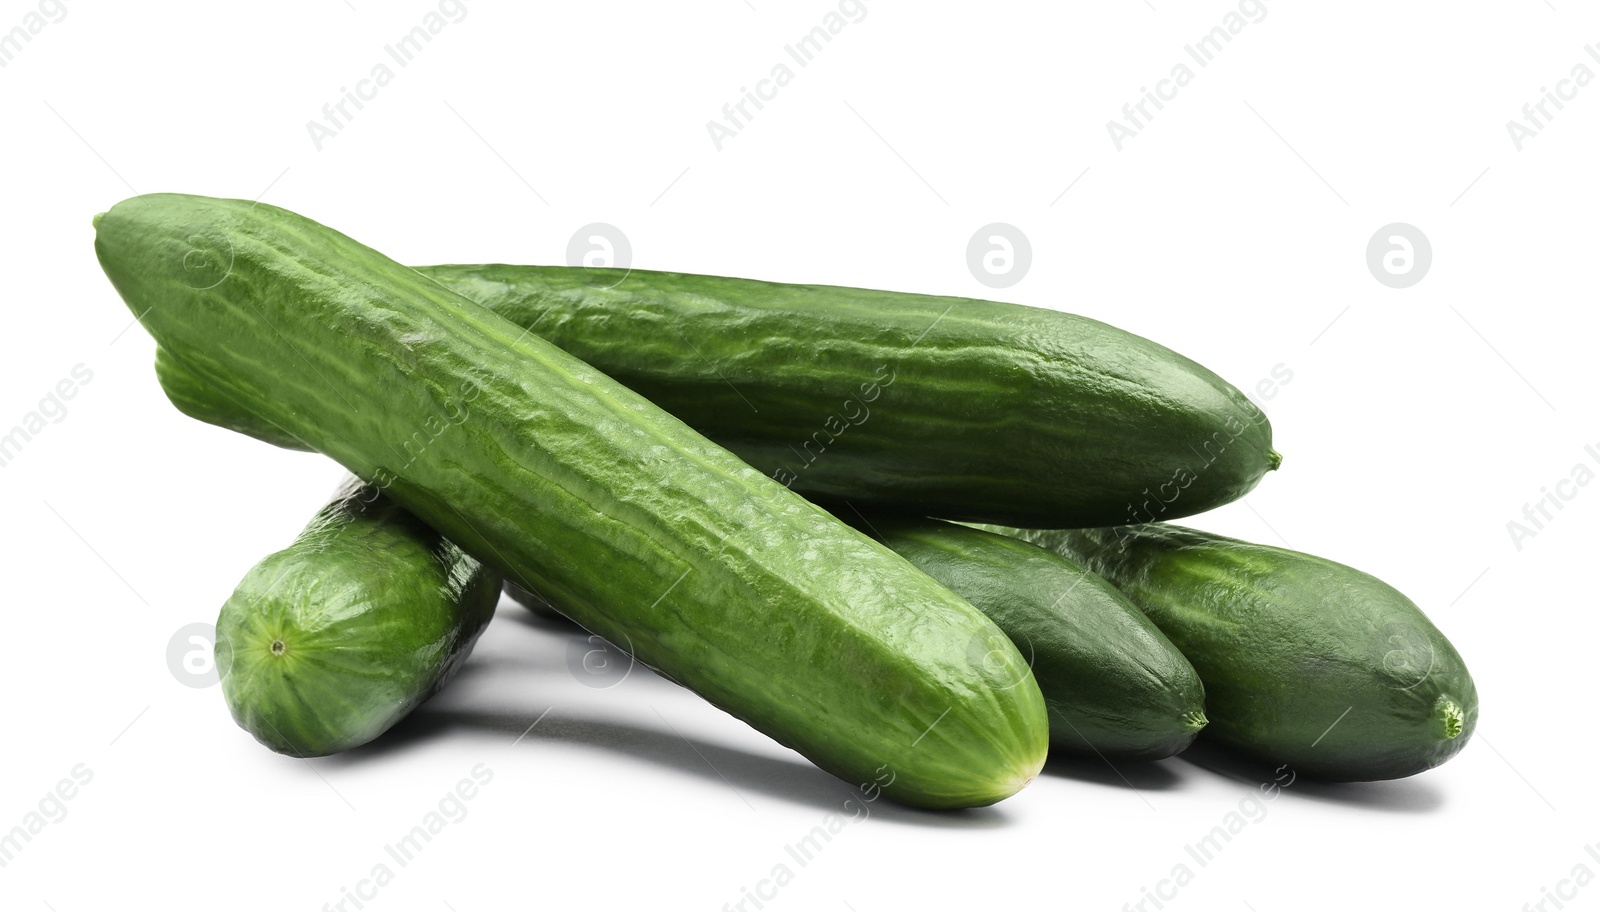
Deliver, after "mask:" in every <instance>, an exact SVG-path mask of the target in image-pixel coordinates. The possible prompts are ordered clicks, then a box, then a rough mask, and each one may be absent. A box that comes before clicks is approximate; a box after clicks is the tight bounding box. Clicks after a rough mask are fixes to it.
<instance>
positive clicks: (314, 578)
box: [216, 479, 500, 757]
mask: <svg viewBox="0 0 1600 912" xmlns="http://www.w3.org/2000/svg"><path fill="white" fill-rule="evenodd" d="M499 600H500V576H499V574H497V573H495V572H494V571H493V570H491V569H489V568H488V567H485V566H483V565H482V564H480V563H479V562H478V561H476V560H474V559H473V558H472V557H470V556H468V555H467V554H466V553H464V552H463V551H462V550H461V549H460V548H457V547H456V546H455V545H453V544H451V543H450V542H449V541H446V540H445V539H444V538H443V537H441V536H440V535H439V533H437V532H435V531H434V530H433V529H432V528H430V527H428V526H427V525H426V524H424V523H423V522H421V521H420V520H418V519H417V518H416V517H414V516H412V515H411V514H409V513H407V512H406V511H405V510H403V509H401V507H400V506H399V505H398V504H396V503H394V502H393V501H391V500H390V499H388V498H387V497H384V496H383V494H382V493H381V492H380V491H379V490H378V489H377V488H375V487H373V486H372V485H369V484H364V483H362V482H361V481H360V480H359V479H352V480H350V481H349V482H348V483H347V484H346V485H345V486H344V487H343V488H342V489H341V490H340V492H339V494H338V495H337V496H335V497H334V499H333V501H332V502H330V503H329V504H328V505H327V506H325V507H323V508H322V510H321V511H319V512H318V513H317V515H316V516H315V517H313V518H312V520H311V523H310V524H309V525H307V526H306V528H305V531H303V532H301V533H300V536H299V537H298V538H296V539H295V540H294V543H293V544H291V545H290V546H289V547H287V548H285V549H283V550H282V551H279V552H277V553H276V554H273V555H271V556H269V557H267V558H266V559H264V560H262V561H261V562H260V563H258V564H256V565H255V566H254V567H252V568H251V569H250V572H248V573H246V574H245V576H244V579H243V580H241V581H240V583H239V585H238V587H237V588H236V589H234V591H233V595H232V596H231V597H230V598H229V599H228V600H227V602H225V603H224V604H223V606H222V613H221V615H220V616H219V617H218V618H217V641H216V660H217V671H218V674H219V675H220V676H221V680H222V694H223V697H224V698H225V699H226V700H227V703H228V709H229V711H231V712H232V713H233V718H234V721H236V722H238V723H239V726H240V727H241V728H243V729H244V730H245V731H248V732H249V733H250V734H252V735H255V737H256V740H257V741H260V742H261V743H262V744H265V745H266V746H268V747H270V748H272V749H273V750H275V751H278V752H279V753H284V754H289V755H292V756H295V757H318V756H322V755H324V754H331V753H335V752H337V751H342V750H348V749H350V748H352V747H358V746H360V745H362V744H365V743H367V742H368V741H371V740H372V739H373V738H376V737H378V736H379V735H381V734H383V733H384V732H385V731H387V730H388V729H389V727H390V726H392V725H394V724H395V723H396V722H398V721H400V720H401V719H402V718H404V717H405V716H406V714H407V713H409V712H411V710H413V709H415V708H416V707H417V706H418V705H420V704H421V703H422V702H423V701H424V700H426V699H427V698H428V697H430V696H432V695H433V694H434V693H435V692H437V691H438V690H439V688H441V687H443V686H444V685H445V683H446V682H447V681H449V680H450V678H451V677H452V676H454V675H455V673H456V672H457V671H458V670H459V669H460V668H461V665H462V663H464V662H465V661H466V659H467V655H468V654H469V653H470V652H471V651H472V646H473V644H474V643H475V642H477V639H478V635H479V634H480V633H482V632H483V629H484V627H485V626H487V625H488V623H489V619H490V618H491V617H492V616H493V615H494V609H495V604H496V603H497V602H499Z"/></svg>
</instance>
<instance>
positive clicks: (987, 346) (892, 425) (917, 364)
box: [163, 265, 1280, 526]
mask: <svg viewBox="0 0 1600 912" xmlns="http://www.w3.org/2000/svg"><path fill="white" fill-rule="evenodd" d="M420 272H421V273H422V274H424V275H426V276H427V277H429V278H431V279H433V280H435V281H437V282H439V283H441V284H443V285H445V286H446V287H448V288H450V289H452V290H454V291H456V292H458V293H460V294H462V295H464V296H465V297H467V298H470V299H472V300H474V301H476V302H478V303H480V304H482V305H484V306H485V307H487V308H489V309H490V310H493V311H494V312H496V313H497V314H499V315H500V316H502V317H504V318H506V319H508V320H510V321H511V322H512V323H515V324H517V325H518V326H520V327H522V328H524V329H527V330H529V331H530V332H534V333H537V334H538V335H539V336H541V337H543V338H544V339H546V340H547V341H549V342H552V343H554V344H555V345H557V346H559V347H560V348H562V349H564V350H566V351H567V352H569V353H571V354H573V355H575V356H577V357H578V358H580V359H582V360H584V361H586V362H588V363H589V364H591V365H593V366H594V367H597V368H599V369H600V370H601V371H603V372H605V373H606V374H608V375H610V376H611V377H612V378H614V379H616V380H619V381H621V382H622V383H623V384H625V385H627V386H628V387H629V388H631V389H633V390H634V391H636V392H638V393H640V394H642V395H644V396H645V397H646V398H648V399H650V400H651V401H652V402H654V403H655V404H656V405H659V406H661V407H662V408H664V409H666V410H667V411H668V412H671V413H672V414H673V415H676V416H677V417H678V418H680V419H682V420H683V421H684V422H686V423H688V424H689V425H690V426H691V427H693V428H695V429H696V430H698V431H700V432H701V433H703V434H705V435H706V436H708V437H710V438H711V439H713V440H715V441H716V442H718V443H720V444H722V445H723V446H726V447H727V448H729V449H731V450H732V451H733V452H735V453H736V454H738V455H739V456H740V457H741V458H742V459H744V460H745V461H746V462H748V463H750V464H751V465H753V466H755V467H756V468H758V469H760V470H761V471H762V472H763V473H765V474H767V475H769V476H771V477H773V478H775V479H777V480H778V481H779V482H781V483H783V484H784V485H786V486H788V487H791V488H793V489H794V490H796V491H798V492H800V493H802V494H805V495H807V496H808V497H812V498H814V499H830V500H848V501H850V502H852V503H857V504H863V505H868V504H870V505H875V506H877V507H879V508H880V509H892V510H896V511H900V512H907V513H912V514H915V515H927V516H939V517H943V518H946V519H962V520H974V521H985V522H1003V523H1008V524H1011V525H1022V526H1039V525H1056V526H1061V525H1075V526H1105V525H1117V524H1125V523H1129V522H1149V521H1153V520H1160V519H1173V518H1176V517H1179V516H1187V515H1190V514H1193V513H1199V512H1201V511H1204V510H1208V509H1211V508H1213V507H1216V506H1219V505H1221V504H1224V503H1227V502H1229V501H1232V500H1234V499H1236V498H1238V497H1241V496H1243V495H1244V494H1245V493H1246V492H1248V491H1249V490H1250V489H1252V488H1253V487H1255V485H1256V483H1257V482H1258V481H1260V479H1261V477H1262V476H1263V475H1264V474H1265V473H1266V472H1268V471H1269V470H1271V469H1274V468H1276V467H1277V466H1278V463H1279V461H1280V457H1279V456H1278V454H1277V453H1276V452H1275V451H1273V449H1272V428H1271V426H1270V425H1269V423H1268V421H1267V417H1266V415H1265V414H1264V413H1262V411H1261V410H1260V409H1259V408H1257V407H1256V406H1255V404H1254V403H1252V402H1251V401H1250V400H1249V399H1248V398H1247V397H1245V396H1244V394H1243V393H1241V392H1240V391H1239V390H1238V389H1236V388H1234V387H1233V386H1232V385H1231V384H1229V383H1228V382H1227V381H1225V380H1223V379H1222V378H1221V377H1218V376H1217V375H1216V374H1214V373H1212V372H1211V371H1209V370H1207V369H1206V368H1204V367H1202V366H1201V365H1199V364H1197V363H1195V362H1194V361H1191V360H1189V359H1188V358H1186V357H1184V356H1182V355H1180V354H1178V353H1177V352H1174V351H1172V350H1171V349H1169V348H1166V347H1165V346H1162V345H1159V344H1157V343H1155V342H1152V341H1150V340H1149V339H1145V338H1142V337H1140V336H1136V335H1134V334H1132V333H1129V332H1125V331H1123V330H1120V329H1117V328H1116V327H1114V326H1108V325H1106V324H1105V323H1101V322H1099V321H1097V320H1092V319H1089V318H1087V317H1081V316H1075V315H1072V314H1067V313H1061V312H1058V311H1054V310H1048V309H1044V308H1038V307H1027V306H1023V305H1019V304H1004V303H999V302H995V301H984V300H977V299H973V298H955V297H939V296H933V295H920V294H907V293H903V292H892V291H877V290H871V289H862V288H844V287H838V286H828V285H793V284H783V283H777V282H762V281H757V280H754V279H741V278H728V277H722V276H707V275H690V274H686V273H675V272H651V271H648V270H639V269H635V270H631V271H630V270H617V271H608V270H594V269H584V268H572V267H546V266H504V265H476V266H429V267H423V268H421V269H420ZM163 383H164V384H165V385H166V387H167V390H168V393H169V395H171V396H172V398H173V401H174V402H175V403H176V404H177V405H178V407H179V408H181V409H183V410H184V411H186V412H188V413H189V414H191V415H195V416H196V417H199V418H201V419H203V420H208V421H217V422H218V423H221V424H223V425H224V426H229V427H233V428H235V429H237V430H240V431H243V432H245V433H250V434H254V435H255V436H259V437H262V438H263V439H267V440H270V441H272V442H275V443H278V444H280V445H288V446H303V445H304V444H302V443H301V442H299V441H296V440H295V439H293V437H292V436H291V435H286V434H285V432H284V431H283V429H282V428H281V427H278V426H275V425H272V424H270V423H268V424H263V423H262V422H261V421H260V420H259V418H258V417H257V416H252V415H249V414H246V413H241V412H239V411H238V410H237V408H236V406H234V405H232V404H230V403H228V402H226V401H223V402H220V403H219V402H217V401H215V400H214V399H212V398H209V394H208V393H207V392H206V390H205V389H204V387H203V386H202V385H197V384H192V383H190V382H188V381H186V380H184V379H183V378H181V377H178V376H175V374H174V372H173V371H172V370H170V369H169V370H167V371H164V372H163ZM230 412H231V414H230ZM219 419H220V420H219Z"/></svg>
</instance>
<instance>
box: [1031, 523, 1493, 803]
mask: <svg viewBox="0 0 1600 912" xmlns="http://www.w3.org/2000/svg"><path fill="white" fill-rule="evenodd" d="M1003 531H1007V532H1010V533H1011V534H1013V535H1017V536H1019V537H1021V538H1023V539H1026V540H1028V541H1031V542H1035V543H1038V544H1040V545H1043V546H1045V547H1047V548H1051V549H1052V550H1055V551H1057V552H1058V553H1061V554H1065V555H1067V556H1069V557H1072V558H1075V559H1077V560H1081V561H1083V563H1084V564H1085V565H1086V566H1088V567H1089V568H1090V569H1091V570H1093V571H1094V572H1096V573H1099V574H1101V575H1103V576H1105V577H1106V578H1107V579H1109V580H1110V581H1111V582H1112V583H1113V584H1115V585H1116V586H1117V587H1118V588H1120V589H1122V591H1123V592H1125V593H1127V595H1128V597H1129V598H1131V599H1132V600H1133V602H1134V603H1135V604H1136V605H1138V606H1139V607H1140V608H1142V609H1144V611H1145V613H1146V614H1148V615H1149V616H1150V619H1151V620H1153V621H1155V623H1156V626H1157V627H1160V628H1161V630H1162V631H1163V632H1165V633H1166V635H1167V636H1168V637H1169V638H1170V639H1171V640H1172V642H1173V643H1175V644H1176V645H1177V647H1178V648H1179V649H1180V650H1181V651H1182V652H1183V654H1184V655H1186V656H1188V657H1189V661H1190V662H1192V663H1194V667H1195V669H1196V670H1198V671H1199V672H1200V679H1201V680H1202V681H1204V682H1205V687H1206V705H1207V714H1208V715H1209V716H1210V719H1211V724H1210V725H1209V726H1207V727H1206V729H1205V731H1204V732H1203V733H1202V735H1201V737H1202V738H1205V739H1208V740H1213V741H1217V742H1219V743H1222V744H1226V745H1228V746H1229V747H1232V748H1235V749H1237V750H1240V751H1243V752H1246V753H1249V754H1251V755H1254V756H1256V757H1259V758H1262V759H1265V760H1268V761H1269V762H1272V763H1287V764H1289V765H1290V766H1291V767H1293V768H1294V769H1295V770H1296V771H1297V772H1300V773H1305V774H1306V775H1309V776H1313V777H1320V778H1323V779H1331V780H1375V779H1396V778H1399V777H1402V776H1410V775H1412V774H1414V773H1419V772H1422V771H1423V770H1426V769H1430V768H1432V767H1435V766H1438V765H1439V764H1441V763H1443V762H1445V761H1446V760H1448V759H1450V758H1451V757H1453V756H1454V755H1455V754H1456V753H1457V752H1458V751H1460V750H1461V748H1462V747H1463V746H1465V745H1466V743H1467V740H1468V739H1469V738H1470V737H1471V736H1472V731H1473V728H1474V727H1475V726H1476V725H1477V721H1478V692H1477V689H1476V687H1475V686H1474V685H1473V682H1472V676H1471V675H1470V674H1468V672H1467V667H1466V663H1465V662H1463V661H1462V659H1461V655H1460V653H1458V652H1456V649H1455V647H1454V646H1452V645H1451V644H1450V641H1449V640H1447V639H1445V636H1444V634H1442V633H1440V632H1439V630H1438V628H1436V627H1435V626H1434V625H1433V623H1432V622H1430V621H1429V620H1428V618H1427V616H1426V615H1424V614H1423V613H1422V611H1421V609H1419V608H1418V607H1417V606H1416V604H1415V603H1414V602H1412V601H1411V600H1410V599H1408V598H1406V597H1405V596H1404V595H1402V594H1401V593H1400V592H1398V591H1396V590H1395V589H1394V587H1392V586H1390V585H1388V584H1387V583H1385V582H1383V581H1382V580H1379V579H1377V578H1376V577H1373V576H1370V575H1368V574H1366V573H1362V572H1361V571H1359V570H1356V569H1354V568H1351V567H1347V566H1345V565H1343V564H1338V563H1335V562H1333V561H1330V560H1326V559H1323V558H1320V557H1314V556H1312V555H1310V554H1302V553H1300V552H1297V551H1290V550H1287V549H1284V548H1275V547H1271V546H1268V545H1257V544H1251V543H1249V542H1243V541H1239V540H1237V539H1232V538H1224V537H1222V536H1220V535H1211V534H1209V533H1205V532H1199V531H1196V530H1194V529H1184V528H1180V527H1176V526H1167V525H1163V524H1151V525H1140V526H1130V527H1124V528H1117V529H1086V530H1081V531H1029V530H1021V529H1010V530H1003Z"/></svg>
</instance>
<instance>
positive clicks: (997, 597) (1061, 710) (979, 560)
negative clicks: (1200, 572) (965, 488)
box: [841, 512, 1206, 760]
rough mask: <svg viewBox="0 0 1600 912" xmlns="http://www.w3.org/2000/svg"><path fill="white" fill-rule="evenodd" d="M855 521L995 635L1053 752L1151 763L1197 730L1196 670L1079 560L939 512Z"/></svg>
mask: <svg viewBox="0 0 1600 912" xmlns="http://www.w3.org/2000/svg"><path fill="white" fill-rule="evenodd" d="M841 515H844V516H846V517H848V516H849V515H850V514H849V513H848V512H846V513H843V514H841ZM858 528H862V529H865V530H867V531H869V532H870V533H872V534H873V535H874V536H875V537H877V538H878V540H879V541H881V542H883V543H884V544H886V545H888V546H889V547H890V548H892V549H893V550H894V552H895V553H896V554H899V555H900V556H901V557H904V558H905V559H906V560H909V561H910V562H911V563H912V564H913V565H914V566H916V567H917V568H918V569H920V570H922V571H923V572H924V573H926V574H928V575H929V576H931V577H933V578H934V579H936V580H938V581H939V582H941V583H943V584H944V585H946V586H948V587H950V589H951V591H953V592H955V593H956V594H957V595H959V596H961V597H962V598H964V599H966V600H967V601H969V602H971V603H972V604H973V605H974V606H976V607H977V608H978V610H980V611H982V612H983V613H984V614H987V615H988V616H989V617H990V619H992V620H993V621H994V622H995V623H996V624H998V625H999V626H1000V629H1001V630H1003V631H1005V634H1006V636H1008V637H1010V639H1011V642H1012V643H1013V644H1015V646H1016V648H1017V649H1018V651H1020V652H1021V653H1022V656H1023V658H1025V659H1027V660H1028V663H1029V665H1031V666H1032V668H1033V675H1034V677H1035V678H1036V679H1037V680H1038V682H1039V689H1040V691H1041V692H1043V694H1044V700H1045V705H1046V706H1048V707H1049V708H1050V749H1051V750H1052V751H1058V750H1059V751H1066V752H1070V753H1078V754H1088V755H1091V756H1093V755H1098V756H1102V757H1105V758H1106V759H1115V760H1159V759H1161V758H1162V757H1170V756H1172V755H1173V754H1176V753H1178V752H1179V751H1181V750H1183V749H1184V748H1186V747H1188V746H1189V744H1190V743H1191V742H1192V741H1194V738H1195V735H1196V734H1197V733H1199V732H1200V730H1201V729H1202V728H1204V727H1205V724H1206V715H1205V687H1204V686H1203V685H1202V684H1201V683H1200V676H1199V675H1197V674H1196V673H1195V670H1194V666H1192V665H1190V664H1189V660H1188V659H1185V658H1184V657H1183V654H1182V653H1180V652H1179V651H1178V649H1177V647H1175V646H1173V645H1172V642H1171V641H1170V640H1168V639H1167V638H1166V636H1165V635H1164V634H1162V632H1161V631H1160V630H1159V629H1157V628H1156V626H1155V624H1153V623H1151V622H1150V619H1149V618H1147V617H1145V615H1144V614H1143V613H1142V612H1141V611H1140V610H1139V609H1138V608H1136V607H1134V605H1133V604H1132V603H1131V602H1129V601H1128V599H1127V597H1126V596H1124V595H1123V594H1122V593H1121V592H1119V591H1118V590H1117V589H1116V588H1115V587H1113V586H1112V585H1111V584H1110V583H1108V582H1106V581H1105V580H1103V579H1101V578H1100V577H1098V576H1096V575H1094V574H1093V573H1090V572H1089V571H1088V570H1086V569H1085V568H1084V567H1083V565H1082V564H1079V563H1077V562H1076V561H1073V560H1069V559H1067V558H1065V557H1062V556H1060V555H1059V554H1056V553H1055V552H1053V551H1048V550H1046V549H1044V548H1041V547H1039V546H1037V545H1034V544H1030V543H1028V542H1025V541H1021V540H1019V539H1016V538H1011V537H1009V536H1005V535H998V534H995V533H993V532H985V531H983V530H981V529H974V528H970V527H967V526H961V525H956V524H954V523H947V522H942V521H940V520H933V519H929V520H916V519H901V518H896V517H893V516H862V517H860V525H858Z"/></svg>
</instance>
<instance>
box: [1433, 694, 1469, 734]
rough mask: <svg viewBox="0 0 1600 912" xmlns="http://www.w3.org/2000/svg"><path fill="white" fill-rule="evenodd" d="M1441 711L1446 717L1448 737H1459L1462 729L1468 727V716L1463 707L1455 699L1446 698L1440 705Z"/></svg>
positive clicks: (1445, 725)
mask: <svg viewBox="0 0 1600 912" xmlns="http://www.w3.org/2000/svg"><path fill="white" fill-rule="evenodd" d="M1439 712H1440V714H1441V715H1442V716H1443V717H1444V736H1445V737H1446V738H1448V739H1454V738H1457V737H1459V736H1460V735H1461V730H1462V729H1463V728H1465V727H1466V716H1465V714H1464V713H1462V711H1461V707H1459V706H1457V705H1456V704H1455V701H1453V700H1446V701H1444V705H1443V706H1441V707H1439Z"/></svg>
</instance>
